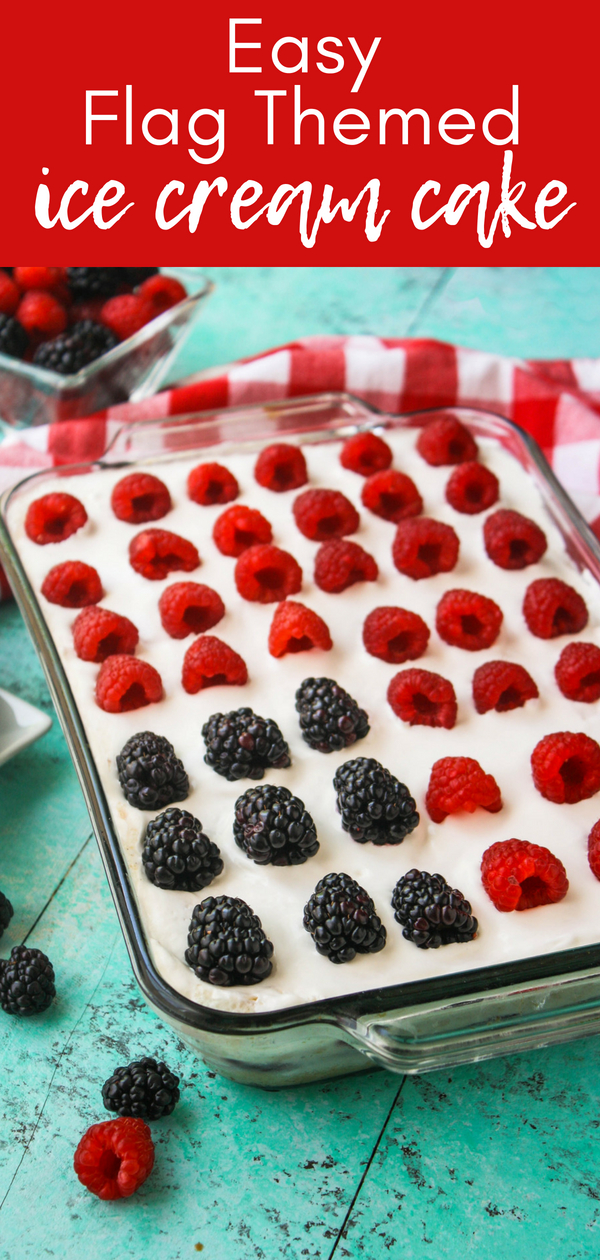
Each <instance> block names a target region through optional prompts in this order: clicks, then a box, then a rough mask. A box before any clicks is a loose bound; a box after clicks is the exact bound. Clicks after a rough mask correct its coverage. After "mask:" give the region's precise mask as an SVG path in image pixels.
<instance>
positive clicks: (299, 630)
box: [269, 599, 333, 657]
mask: <svg viewBox="0 0 600 1260" xmlns="http://www.w3.org/2000/svg"><path fill="white" fill-rule="evenodd" d="M332 647H333V642H332V639H331V635H330V633H329V629H328V627H327V625H326V624H325V622H324V621H323V618H322V617H319V614H318V613H316V612H314V611H313V609H312V608H307V607H306V606H305V604H297V603H295V602H294V600H292V599H285V600H282V602H281V603H280V604H278V606H277V608H276V609H275V613H274V615H273V620H272V622H271V629H270V630H269V652H270V653H271V656H275V657H280V656H285V655H286V652H310V651H311V649H312V648H320V649H321V651H322V652H329V651H330V649H331V648H332Z"/></svg>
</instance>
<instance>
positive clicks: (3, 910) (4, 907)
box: [0, 892, 14, 936]
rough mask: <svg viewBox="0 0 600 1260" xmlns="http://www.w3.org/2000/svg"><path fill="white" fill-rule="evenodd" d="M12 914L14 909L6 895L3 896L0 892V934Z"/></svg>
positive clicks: (4, 929)
mask: <svg viewBox="0 0 600 1260" xmlns="http://www.w3.org/2000/svg"><path fill="white" fill-rule="evenodd" d="M13 914H14V910H13V908H12V906H11V903H10V901H9V900H8V897H5V896H4V893H3V892H0V936H2V933H3V932H5V931H6V929H7V927H8V925H9V923H10V921H11V919H12V917H13Z"/></svg>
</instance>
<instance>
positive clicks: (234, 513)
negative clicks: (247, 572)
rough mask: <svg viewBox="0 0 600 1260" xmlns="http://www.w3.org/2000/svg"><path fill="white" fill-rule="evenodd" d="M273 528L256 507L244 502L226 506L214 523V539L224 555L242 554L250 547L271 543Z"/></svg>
mask: <svg viewBox="0 0 600 1260" xmlns="http://www.w3.org/2000/svg"><path fill="white" fill-rule="evenodd" d="M272 537H273V530H272V529H271V526H270V525H269V522H268V520H267V519H266V517H264V516H263V515H262V512H258V511H257V510H256V508H249V507H245V506H244V504H243V503H239V504H236V505H235V507H230V508H226V509H225V511H224V512H222V513H221V515H220V516H219V517H217V520H216V521H215V523H214V527H213V539H214V541H215V545H216V546H217V547H218V548H219V551H220V552H221V554H222V555H223V556H241V554H242V552H243V551H246V550H247V548H248V547H255V546H256V545H257V543H270V542H271V539H272Z"/></svg>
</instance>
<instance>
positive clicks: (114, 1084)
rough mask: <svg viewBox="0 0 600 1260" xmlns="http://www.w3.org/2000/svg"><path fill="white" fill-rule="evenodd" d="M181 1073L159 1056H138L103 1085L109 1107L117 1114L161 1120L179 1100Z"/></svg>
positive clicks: (105, 1103) (107, 1106)
mask: <svg viewBox="0 0 600 1260" xmlns="http://www.w3.org/2000/svg"><path fill="white" fill-rule="evenodd" d="M178 1087H179V1077H178V1076H175V1073H174V1072H171V1070H170V1069H169V1068H168V1067H167V1065H166V1063H162V1062H161V1063H158V1062H157V1061H156V1059H148V1058H143V1059H136V1060H135V1062H134V1063H129V1064H128V1065H127V1067H119V1068H117V1069H116V1071H114V1072H113V1074H112V1076H109V1078H108V1080H107V1081H105V1082H104V1085H103V1086H102V1101H103V1103H104V1106H105V1107H106V1110H107V1111H114V1112H116V1114H117V1115H118V1116H140V1117H141V1119H142V1120H160V1119H161V1118H162V1116H170V1115H171V1112H172V1111H173V1110H174V1108H175V1104H176V1103H177V1102H178V1101H179V1097H180V1094H179V1088H178Z"/></svg>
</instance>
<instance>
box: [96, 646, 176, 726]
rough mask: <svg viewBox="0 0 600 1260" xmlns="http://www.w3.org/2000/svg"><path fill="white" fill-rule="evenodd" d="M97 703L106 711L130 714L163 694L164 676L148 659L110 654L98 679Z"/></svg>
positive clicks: (160, 697)
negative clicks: (142, 659)
mask: <svg viewBox="0 0 600 1260" xmlns="http://www.w3.org/2000/svg"><path fill="white" fill-rule="evenodd" d="M95 694H96V704H97V705H98V707H99V708H100V709H104V712H105V713H130V712H131V711H132V710H133V709H143V708H144V707H145V706H146V705H147V704H158V702H159V700H162V697H163V685H162V678H161V676H160V674H159V672H158V670H157V669H155V668H154V666H153V665H150V664H149V662H148V661H140V660H138V658H137V657H135V656H124V655H121V656H108V657H107V658H106V660H105V661H104V663H103V664H102V665H101V666H100V670H99V673H98V677H97V679H96V693H95Z"/></svg>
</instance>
